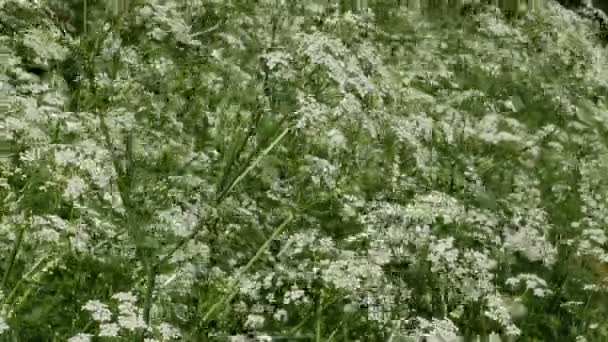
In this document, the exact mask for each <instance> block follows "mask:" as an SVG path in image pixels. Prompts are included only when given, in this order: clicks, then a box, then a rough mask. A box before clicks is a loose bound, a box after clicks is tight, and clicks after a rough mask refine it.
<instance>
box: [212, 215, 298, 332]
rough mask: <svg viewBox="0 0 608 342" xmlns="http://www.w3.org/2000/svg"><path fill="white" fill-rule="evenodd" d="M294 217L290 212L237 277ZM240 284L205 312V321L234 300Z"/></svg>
mask: <svg viewBox="0 0 608 342" xmlns="http://www.w3.org/2000/svg"><path fill="white" fill-rule="evenodd" d="M292 219H293V216H292V215H291V214H290V215H289V217H288V218H287V219H285V221H283V223H281V225H280V226H278V227H277V229H275V230H274V232H273V233H272V235H271V236H270V237H269V238H268V239H267V240H266V242H264V244H263V245H262V246H261V247H260V248H259V249H258V251H257V253H256V254H255V255H254V256H253V258H251V259H250V260H249V262H248V263H247V265H245V267H244V268H243V269H242V270H241V271H240V272H239V275H237V279H238V278H239V276H240V275H241V274H243V273H245V272H247V271H248V270H249V268H251V265H253V263H254V262H256V261H257V260H258V259H259V258H260V257H261V256H262V254H263V253H264V252H265V251H266V250H267V249H268V247H269V246H270V243H271V242H272V241H273V240H274V239H275V238H276V237H277V236H278V235H279V234H280V233H281V232H282V231H283V229H284V228H285V227H286V226H287V224H288V223H289V222H291V220H292ZM238 291H239V290H238V286H237V284H233V285H232V286H231V287H230V293H229V294H228V296H225V297H222V299H220V300H219V301H217V302H216V303H215V304H214V305H213V306H212V307H211V308H210V309H209V311H207V313H206V314H205V316H204V317H203V319H202V320H203V322H206V321H207V320H208V319H209V317H210V316H211V315H212V314H213V313H214V312H215V310H217V309H218V308H219V307H220V306H222V305H224V304H225V303H227V302H229V301H231V300H232V298H234V296H235V295H236V294H237V293H238Z"/></svg>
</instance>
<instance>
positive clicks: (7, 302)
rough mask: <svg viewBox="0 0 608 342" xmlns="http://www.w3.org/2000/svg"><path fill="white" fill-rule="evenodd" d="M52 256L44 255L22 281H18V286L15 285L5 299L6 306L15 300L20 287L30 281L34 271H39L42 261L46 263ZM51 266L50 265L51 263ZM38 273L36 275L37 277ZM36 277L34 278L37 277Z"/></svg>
mask: <svg viewBox="0 0 608 342" xmlns="http://www.w3.org/2000/svg"><path fill="white" fill-rule="evenodd" d="M49 255H50V254H49V253H47V254H46V255H43V256H42V257H41V258H40V259H39V260H38V261H37V262H36V263H35V264H34V266H32V268H31V269H30V270H29V271H28V272H27V273H26V274H25V275H24V276H23V277H21V279H19V281H17V284H15V286H14V287H13V289H12V290H11V292H10V293H9V295H8V296H7V297H6V298H5V299H4V303H5V304H9V303H10V301H11V300H12V299H13V297H14V296H15V294H16V293H17V290H18V289H19V287H20V286H21V284H22V283H23V282H24V281H25V280H29V279H30V275H31V274H32V273H34V271H37V270H38V266H40V264H41V263H42V261H44V259H46V258H47V257H48V256H49ZM49 264H50V263H49ZM37 274H38V273H36V274H35V275H37ZM35 275H34V276H35Z"/></svg>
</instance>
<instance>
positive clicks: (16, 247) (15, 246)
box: [2, 212, 31, 289]
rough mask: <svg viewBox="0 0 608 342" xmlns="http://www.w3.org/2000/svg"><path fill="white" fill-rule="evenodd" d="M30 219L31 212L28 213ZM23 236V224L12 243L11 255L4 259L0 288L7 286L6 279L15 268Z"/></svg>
mask: <svg viewBox="0 0 608 342" xmlns="http://www.w3.org/2000/svg"><path fill="white" fill-rule="evenodd" d="M30 219H31V212H30ZM23 234H25V224H23V225H21V227H20V229H19V231H18V232H17V238H16V239H15V242H13V248H12V249H11V254H10V255H9V257H8V259H6V264H5V266H4V269H5V271H4V275H3V276H2V288H3V289H4V288H6V286H8V279H9V276H10V274H11V271H12V270H13V266H15V260H16V259H17V253H19V248H20V247H21V242H22V241H23Z"/></svg>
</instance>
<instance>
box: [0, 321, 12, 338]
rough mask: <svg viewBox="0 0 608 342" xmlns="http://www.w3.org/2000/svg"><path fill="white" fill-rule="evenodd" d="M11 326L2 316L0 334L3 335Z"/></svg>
mask: <svg viewBox="0 0 608 342" xmlns="http://www.w3.org/2000/svg"><path fill="white" fill-rule="evenodd" d="M9 328H10V327H9V326H8V324H7V323H6V321H5V320H4V319H3V318H1V317H0V335H2V333H4V332H5V331H8V329H9Z"/></svg>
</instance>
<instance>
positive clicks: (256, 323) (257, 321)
mask: <svg viewBox="0 0 608 342" xmlns="http://www.w3.org/2000/svg"><path fill="white" fill-rule="evenodd" d="M265 320H266V319H265V318H264V316H262V315H258V314H249V315H248V316H247V321H246V322H245V327H247V328H253V329H259V328H261V327H262V326H263V325H264V321H265Z"/></svg>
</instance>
